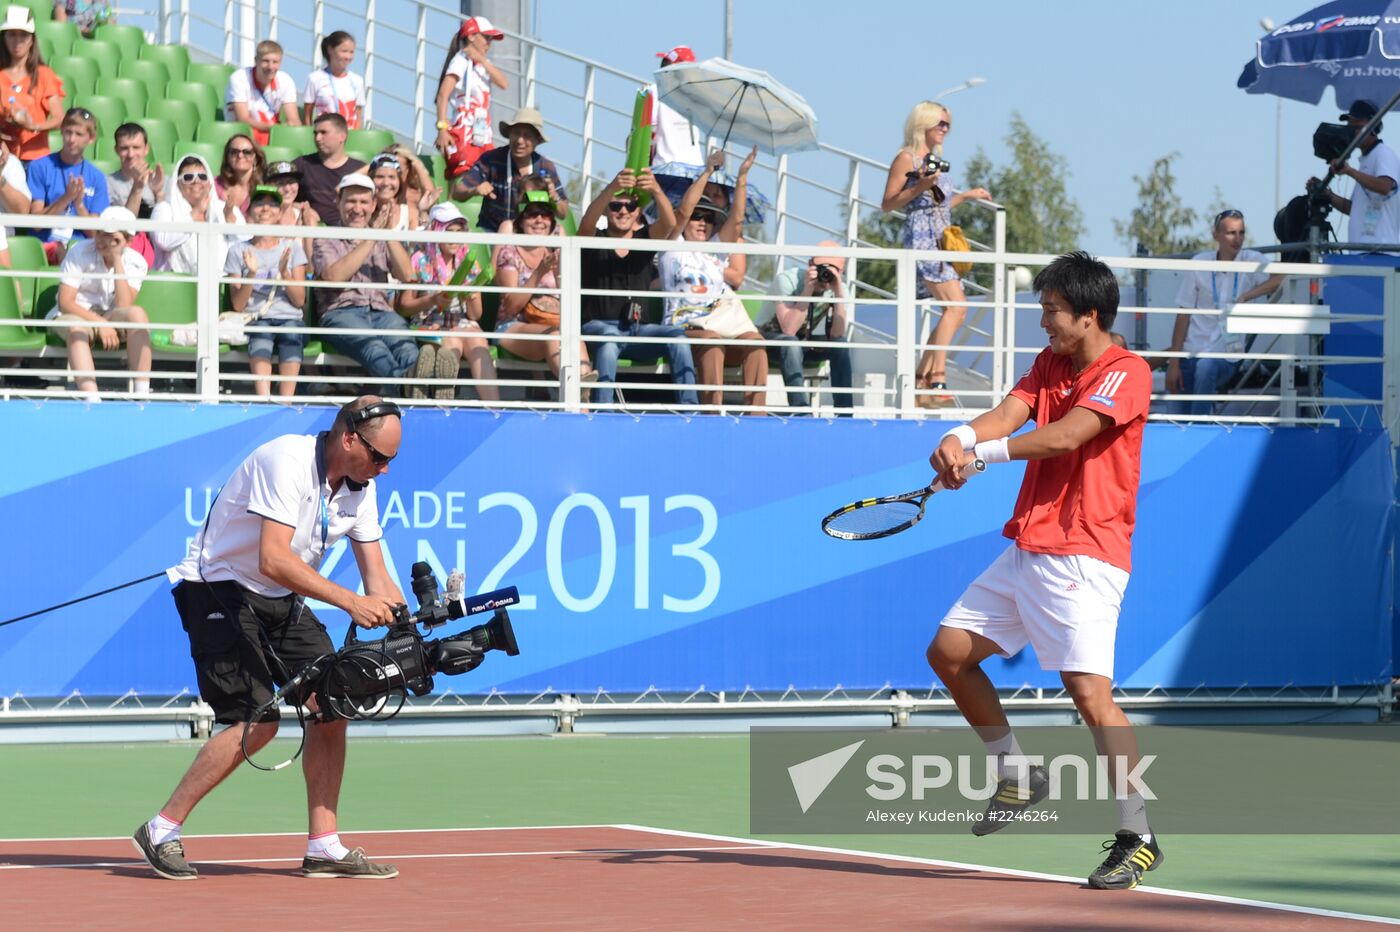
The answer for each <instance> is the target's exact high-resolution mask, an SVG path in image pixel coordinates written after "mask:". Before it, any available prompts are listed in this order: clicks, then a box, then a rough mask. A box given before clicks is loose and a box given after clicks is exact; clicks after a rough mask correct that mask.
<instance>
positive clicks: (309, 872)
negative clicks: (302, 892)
mask: <svg viewBox="0 0 1400 932" xmlns="http://www.w3.org/2000/svg"><path fill="white" fill-rule="evenodd" d="M301 872H302V874H303V875H304V876H306V877H318V878H319V877H353V878H357V879H360V880H388V879H389V878H391V877H397V876H399V869H398V868H397V867H395V866H394V865H392V864H376V863H374V862H373V861H371V860H370V859H369V858H367V857H365V849H364V848H352V849H351V850H350V852H349V853H348V854H346V855H345V857H343V858H341V859H340V860H338V861H337V860H336V859H335V858H313V857H305V858H302V859H301Z"/></svg>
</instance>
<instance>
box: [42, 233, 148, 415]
mask: <svg viewBox="0 0 1400 932" xmlns="http://www.w3.org/2000/svg"><path fill="white" fill-rule="evenodd" d="M98 216H99V217H100V218H101V219H103V220H119V221H124V222H129V221H134V220H135V219H136V215H135V214H133V213H132V212H131V211H129V210H127V209H126V208H125V207H108V208H106V209H105V210H103V211H102V213H101V214H99V215H98ZM130 243H131V232H130V231H129V230H127V231H120V232H117V231H108V230H98V231H96V232H95V233H94V235H93V236H92V237H91V238H90V239H89V238H84V239H79V240H76V241H74V243H73V246H72V248H71V249H69V250H68V252H67V254H66V255H65V256H64V257H63V266H62V268H61V269H60V270H59V280H58V300H57V302H56V304H55V306H54V309H53V310H52V311H50V312H49V317H50V318H56V319H58V320H66V321H72V322H73V323H74V324H77V325H86V326H72V327H68V328H67V329H65V330H64V331H63V336H64V339H66V340H67V341H68V365H69V366H70V367H71V368H73V369H76V370H77V371H79V372H83V371H89V372H90V371H92V369H93V361H92V337H93V331H94V330H96V331H97V338H98V339H99V340H101V341H102V348H103V349H109V350H114V349H116V348H117V347H118V346H120V345H121V343H122V341H125V342H126V353H127V362H128V365H130V367H131V370H132V371H133V372H136V373H141V374H140V375H136V376H133V377H132V383H131V390H132V391H133V392H135V393H136V394H138V395H145V394H149V393H150V391H151V377H150V372H151V334H150V332H149V331H146V330H120V331H119V330H117V329H116V328H114V327H109V326H107V323H108V322H109V321H117V322H125V321H129V322H132V323H146V322H147V320H148V319H149V318H147V316H146V312H145V311H144V310H142V309H141V308H140V307H138V306H137V304H136V300H137V297H138V296H139V295H140V294H141V283H142V282H144V281H145V280H146V271H147V268H148V267H147V265H146V260H145V259H143V258H142V257H141V254H140V253H139V252H137V251H136V250H134V249H132V248H131V246H130V245H129V244H130ZM95 275H104V276H111V277H110V278H96V277H89V276H95ZM94 324H96V326H95V327H94V326H93V325H94ZM74 382H75V383H76V385H77V389H78V391H80V392H86V393H87V394H88V398H89V400H91V401H98V400H100V399H99V398H98V397H97V379H95V378H93V377H92V376H90V375H82V376H78V377H77V378H75V379H74Z"/></svg>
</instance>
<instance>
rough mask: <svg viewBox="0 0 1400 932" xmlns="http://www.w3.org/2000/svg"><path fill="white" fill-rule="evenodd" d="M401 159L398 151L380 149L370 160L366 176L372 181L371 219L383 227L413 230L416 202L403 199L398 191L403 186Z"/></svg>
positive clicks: (416, 215) (416, 225) (416, 214)
mask: <svg viewBox="0 0 1400 932" xmlns="http://www.w3.org/2000/svg"><path fill="white" fill-rule="evenodd" d="M402 170H403V163H402V162H400V161H399V157H398V156H397V155H392V154H386V153H383V152H381V153H380V154H379V155H376V156H375V157H374V158H372V159H370V163H369V179H370V181H373V182H374V219H373V221H371V225H372V226H383V227H384V229H386V230H416V229H418V228H419V226H420V224H419V222H418V204H417V202H413V203H405V202H404V201H403V200H402V199H401V198H400V197H399V194H400V193H402V190H403V175H402V174H401V172H402Z"/></svg>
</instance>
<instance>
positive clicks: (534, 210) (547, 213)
mask: <svg viewBox="0 0 1400 932" xmlns="http://www.w3.org/2000/svg"><path fill="white" fill-rule="evenodd" d="M530 217H549V218H550V219H553V218H554V208H553V207H527V208H525V209H524V210H522V211H521V212H520V219H522V220H527V219H529V218H530Z"/></svg>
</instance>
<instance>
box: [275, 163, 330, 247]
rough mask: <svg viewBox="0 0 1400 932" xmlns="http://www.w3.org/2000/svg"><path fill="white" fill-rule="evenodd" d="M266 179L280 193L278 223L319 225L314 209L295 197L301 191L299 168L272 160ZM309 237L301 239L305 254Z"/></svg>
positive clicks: (299, 225) (309, 241) (309, 240)
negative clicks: (299, 201)
mask: <svg viewBox="0 0 1400 932" xmlns="http://www.w3.org/2000/svg"><path fill="white" fill-rule="evenodd" d="M267 181H268V183H269V184H271V185H272V186H273V187H275V188H276V189H277V193H278V194H280V195H282V214H281V216H280V217H278V218H277V222H278V223H283V224H286V225H287V226H298V227H316V226H320V225H321V218H320V217H318V216H317V215H316V210H315V208H313V207H312V206H311V205H310V204H306V203H298V201H297V198H298V197H299V195H300V192H301V169H299V168H297V167H296V165H295V164H293V163H291V162H273V163H272V164H271V165H269V166H268V167H267ZM311 239H312V238H311V237H310V236H307V237H305V238H303V239H302V241H301V248H302V251H304V252H305V253H306V255H307V256H310V255H311Z"/></svg>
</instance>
